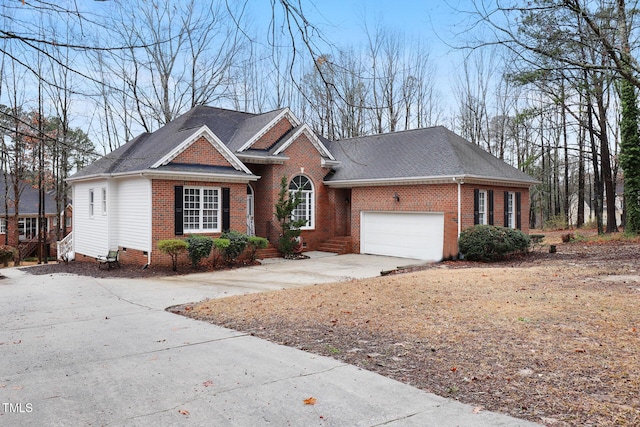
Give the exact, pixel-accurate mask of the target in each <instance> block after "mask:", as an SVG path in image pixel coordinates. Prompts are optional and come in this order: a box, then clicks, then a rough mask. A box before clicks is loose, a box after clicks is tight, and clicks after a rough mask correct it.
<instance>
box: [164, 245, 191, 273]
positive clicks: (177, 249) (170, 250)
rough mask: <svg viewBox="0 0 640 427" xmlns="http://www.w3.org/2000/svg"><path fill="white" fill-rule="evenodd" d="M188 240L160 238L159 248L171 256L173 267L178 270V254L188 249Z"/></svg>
mask: <svg viewBox="0 0 640 427" xmlns="http://www.w3.org/2000/svg"><path fill="white" fill-rule="evenodd" d="M187 246H188V245H187V242H185V241H184V240H179V239H169V240H160V241H159V242H158V250H159V251H160V252H162V253H165V254H168V255H169V256H170V257H171V269H172V270H173V271H177V270H178V255H180V254H181V253H182V252H185V251H186V250H187Z"/></svg>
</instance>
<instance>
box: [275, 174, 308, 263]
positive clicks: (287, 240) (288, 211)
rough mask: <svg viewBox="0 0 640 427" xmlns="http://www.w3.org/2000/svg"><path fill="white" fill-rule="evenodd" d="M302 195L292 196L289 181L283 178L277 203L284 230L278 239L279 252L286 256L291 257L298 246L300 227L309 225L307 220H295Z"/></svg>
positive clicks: (279, 219)
mask: <svg viewBox="0 0 640 427" xmlns="http://www.w3.org/2000/svg"><path fill="white" fill-rule="evenodd" d="M300 194H301V193H300V192H297V193H295V194H292V193H291V192H290V191H289V185H288V179H287V177H286V176H283V177H282V179H281V180H280V192H279V193H278V203H276V219H277V220H278V222H279V223H280V228H281V230H282V232H281V234H280V238H279V239H278V250H279V251H280V253H281V254H283V255H284V256H291V255H292V254H293V253H294V249H295V247H296V245H297V244H298V242H297V238H298V237H299V236H300V227H302V226H303V225H305V224H306V223H307V221H306V220H305V219H294V218H293V211H295V209H296V208H297V207H298V205H299V204H300V203H302V198H301V196H300Z"/></svg>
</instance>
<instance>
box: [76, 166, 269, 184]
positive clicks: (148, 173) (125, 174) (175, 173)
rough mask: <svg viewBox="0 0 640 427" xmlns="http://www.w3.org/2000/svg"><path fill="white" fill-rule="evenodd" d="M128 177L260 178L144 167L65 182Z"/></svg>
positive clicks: (231, 181)
mask: <svg viewBox="0 0 640 427" xmlns="http://www.w3.org/2000/svg"><path fill="white" fill-rule="evenodd" d="M129 177H142V178H152V179H153V178H155V179H193V180H194V181H212V182H213V181H217V182H229V183H248V182H250V181H257V180H258V179H260V177H259V176H257V175H227V174H221V173H216V174H212V173H207V172H179V171H157V170H149V169H146V170H144V171H137V172H123V173H100V174H95V175H89V176H86V177H79V178H67V180H66V181H67V182H70V183H72V182H82V181H93V180H96V179H110V178H114V179H118V178H129Z"/></svg>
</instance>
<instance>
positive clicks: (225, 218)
mask: <svg viewBox="0 0 640 427" xmlns="http://www.w3.org/2000/svg"><path fill="white" fill-rule="evenodd" d="M230 196H231V192H230V189H229V188H228V187H225V188H223V189H222V231H223V232H224V231H229V228H230V227H231V209H230V206H229V205H230V201H231V197H230Z"/></svg>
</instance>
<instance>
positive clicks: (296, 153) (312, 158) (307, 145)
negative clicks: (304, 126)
mask: <svg viewBox="0 0 640 427" xmlns="http://www.w3.org/2000/svg"><path fill="white" fill-rule="evenodd" d="M281 152H282V153H283V154H285V155H286V156H287V157H289V158H291V159H294V160H297V161H302V160H304V163H306V164H307V165H309V166H311V165H312V164H318V165H320V159H321V157H322V156H321V155H320V153H319V152H318V151H317V150H316V148H315V147H314V145H313V142H311V140H310V139H309V137H308V136H307V135H306V134H304V133H302V134H299V135H298V136H297V137H296V138H295V139H294V140H293V143H291V144H288V145H287V146H286V147H285V148H284V149H283V150H281Z"/></svg>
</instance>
